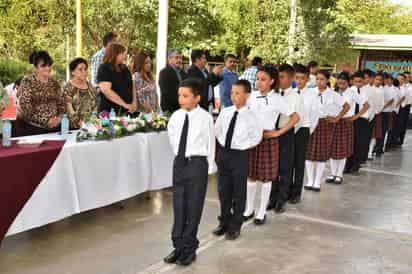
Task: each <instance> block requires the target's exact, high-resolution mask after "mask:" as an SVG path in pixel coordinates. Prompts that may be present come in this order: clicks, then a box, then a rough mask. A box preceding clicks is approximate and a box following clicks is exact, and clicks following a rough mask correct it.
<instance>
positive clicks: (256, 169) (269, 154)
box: [248, 138, 279, 182]
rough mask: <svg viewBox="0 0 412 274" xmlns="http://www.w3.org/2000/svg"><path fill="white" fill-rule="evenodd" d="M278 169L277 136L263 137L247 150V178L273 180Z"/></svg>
mask: <svg viewBox="0 0 412 274" xmlns="http://www.w3.org/2000/svg"><path fill="white" fill-rule="evenodd" d="M278 169H279V138H272V139H264V140H263V141H262V142H261V143H260V144H259V145H258V146H257V147H255V148H253V149H251V150H250V151H249V175H248V176H249V178H251V179H252V180H257V181H261V182H269V181H273V180H275V179H276V178H277V176H278Z"/></svg>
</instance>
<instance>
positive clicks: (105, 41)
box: [103, 32, 117, 47]
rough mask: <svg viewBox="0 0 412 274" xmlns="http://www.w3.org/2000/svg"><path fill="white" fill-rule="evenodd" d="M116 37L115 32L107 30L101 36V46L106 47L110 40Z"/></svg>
mask: <svg viewBox="0 0 412 274" xmlns="http://www.w3.org/2000/svg"><path fill="white" fill-rule="evenodd" d="M116 38H117V34H116V33H114V32H108V33H106V34H105V35H104V36H103V46H104V47H106V46H107V44H109V43H110V42H111V41H113V40H114V39H116Z"/></svg>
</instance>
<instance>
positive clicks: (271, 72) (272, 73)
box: [259, 64, 279, 91]
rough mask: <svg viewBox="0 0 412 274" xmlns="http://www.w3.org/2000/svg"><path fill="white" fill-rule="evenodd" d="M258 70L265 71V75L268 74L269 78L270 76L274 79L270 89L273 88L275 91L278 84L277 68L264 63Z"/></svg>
mask: <svg viewBox="0 0 412 274" xmlns="http://www.w3.org/2000/svg"><path fill="white" fill-rule="evenodd" d="M259 71H262V72H264V73H266V74H267V75H269V77H270V78H272V79H273V80H275V81H274V82H273V84H272V86H271V88H272V89H274V90H275V91H277V90H278V86H279V72H278V70H277V69H276V68H275V66H273V65H269V64H268V65H264V66H263V68H262V69H260V70H259Z"/></svg>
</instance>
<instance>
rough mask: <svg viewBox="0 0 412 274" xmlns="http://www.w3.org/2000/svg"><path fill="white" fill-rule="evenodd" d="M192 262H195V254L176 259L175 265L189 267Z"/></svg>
mask: <svg viewBox="0 0 412 274" xmlns="http://www.w3.org/2000/svg"><path fill="white" fill-rule="evenodd" d="M194 261H196V252H193V253H190V254H189V255H187V256H180V258H179V259H177V261H176V264H178V265H182V266H188V265H191V264H192V263H193V262H194Z"/></svg>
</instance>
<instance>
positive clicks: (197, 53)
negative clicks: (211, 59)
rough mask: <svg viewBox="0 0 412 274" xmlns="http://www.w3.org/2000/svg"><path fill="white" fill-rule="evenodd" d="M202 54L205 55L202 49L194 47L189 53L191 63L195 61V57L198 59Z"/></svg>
mask: <svg viewBox="0 0 412 274" xmlns="http://www.w3.org/2000/svg"><path fill="white" fill-rule="evenodd" d="M203 55H206V52H205V51H204V50H202V49H194V50H192V53H191V54H190V60H191V61H192V63H195V62H196V60H197V59H200V58H201V57H202V56H203Z"/></svg>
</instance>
